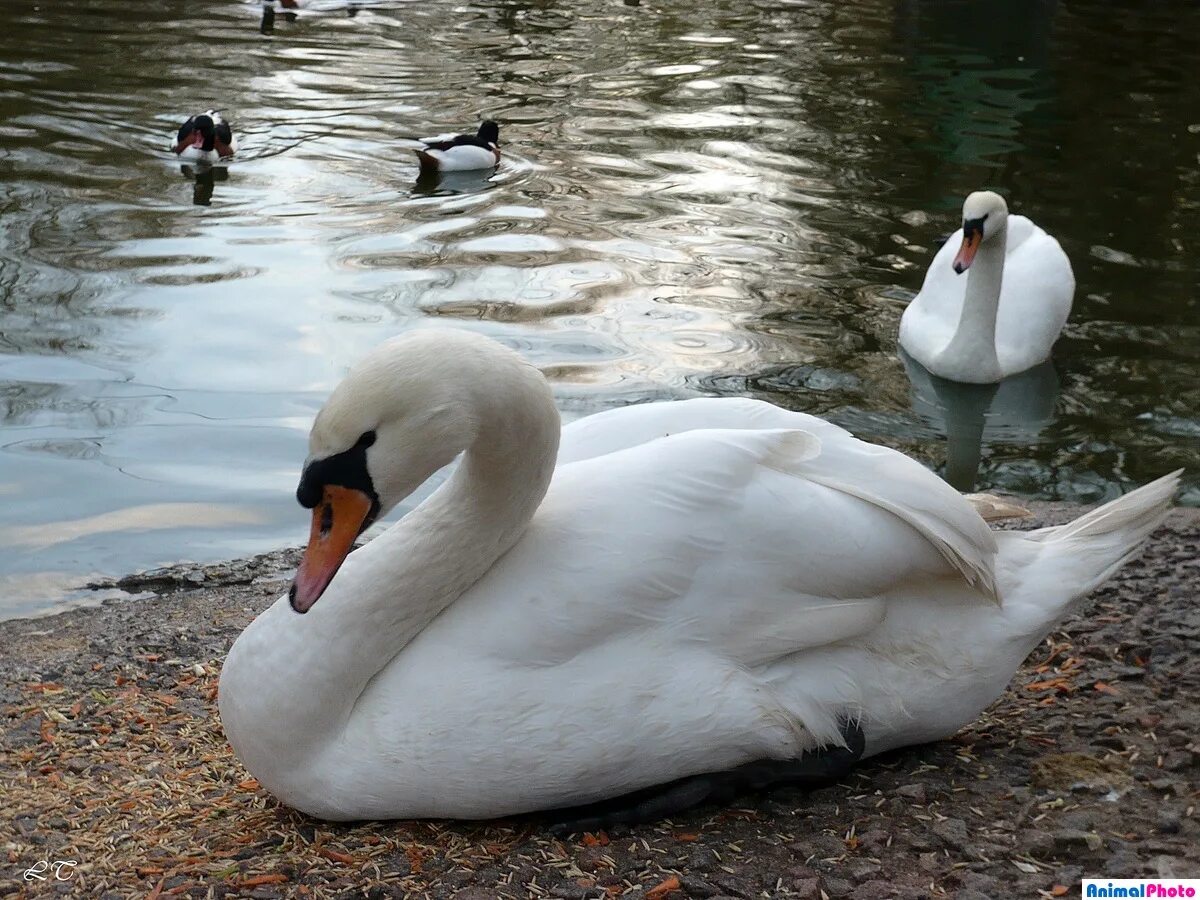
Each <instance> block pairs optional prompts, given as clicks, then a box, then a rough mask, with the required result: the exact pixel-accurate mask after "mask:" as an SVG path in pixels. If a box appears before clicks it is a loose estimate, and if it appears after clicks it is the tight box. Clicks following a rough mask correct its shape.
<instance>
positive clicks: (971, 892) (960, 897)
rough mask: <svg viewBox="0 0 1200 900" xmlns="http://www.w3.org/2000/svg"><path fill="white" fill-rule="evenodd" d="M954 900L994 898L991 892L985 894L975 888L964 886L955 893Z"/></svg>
mask: <svg viewBox="0 0 1200 900" xmlns="http://www.w3.org/2000/svg"><path fill="white" fill-rule="evenodd" d="M954 900H994V898H993V897H992V895H991V894H985V893H983V892H982V891H977V890H975V888H962V889H961V890H959V891H958V892H957V893H955V895H954Z"/></svg>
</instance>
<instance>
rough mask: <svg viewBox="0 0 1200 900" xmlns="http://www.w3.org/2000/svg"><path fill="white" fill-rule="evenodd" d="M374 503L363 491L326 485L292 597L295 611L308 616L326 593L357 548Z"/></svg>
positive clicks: (293, 585) (315, 509) (293, 583)
mask: <svg viewBox="0 0 1200 900" xmlns="http://www.w3.org/2000/svg"><path fill="white" fill-rule="evenodd" d="M371 506H372V501H371V498H370V497H369V496H367V495H366V494H365V493H363V492H362V491H356V490H354V489H353V488H348V487H342V486H341V485H337V484H327V485H325V488H324V491H323V492H322V495H321V502H320V503H318V504H317V505H316V506H315V507H313V512H312V530H311V531H310V532H309V535H308V546H307V547H305V548H304V558H303V559H301V560H300V568H299V569H298V570H297V572H296V580H295V581H294V582H292V589H291V591H290V592H289V594H288V599H289V600H290V601H291V604H292V609H294V610H295V611H296V612H298V613H306V612H308V611H309V610H310V609H312V605H313V604H314V603H316V602H317V600H318V599H320V597H321V595H322V594H323V593H325V588H327V587H329V582H331V581H333V576H334V575H336V574H337V571H338V569H339V568H341V565H342V563H343V562H344V561H345V559H346V557H347V556H349V555H350V551H351V549H353V547H354V539H355V538H356V537H358V535H359V532H361V531H362V528H363V523H365V522H366V521H367V516H369V515H370V514H371Z"/></svg>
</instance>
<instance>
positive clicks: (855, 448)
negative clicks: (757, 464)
mask: <svg viewBox="0 0 1200 900" xmlns="http://www.w3.org/2000/svg"><path fill="white" fill-rule="evenodd" d="M829 449H830V451H831V452H827V453H822V454H820V455H818V456H815V457H811V458H808V459H805V460H804V461H803V462H802V463H801V465H800V467H799V469H798V470H797V474H800V475H803V476H804V477H805V478H808V479H810V480H812V481H815V482H817V483H818V484H823V485H825V486H826V487H829V488H833V489H835V490H838V491H841V492H843V493H846V494H849V495H851V496H854V497H858V498H859V499H860V500H865V501H866V502H868V503H871V504H873V505H875V506H877V507H879V508H880V509H884V510H887V511H888V512H890V513H891V514H892V515H894V516H897V517H898V518H900V519H902V520H903V521H904V522H906V523H908V524H909V525H911V526H912V527H913V528H915V529H916V530H917V531H918V532H920V534H921V535H922V536H924V537H925V539H926V540H928V541H929V542H930V543H931V544H932V545H933V546H934V547H935V548H937V550H938V552H939V553H940V554H941V555H942V556H943V557H944V558H945V559H946V561H947V562H949V563H950V565H952V566H954V568H955V569H957V570H958V571H959V572H960V573H962V576H963V577H964V578H965V579H966V580H967V582H968V583H970V584H972V585H974V586H975V587H976V588H978V589H979V591H980V592H981V593H983V594H984V596H986V597H987V598H988V599H990V600H992V601H993V602H995V603H997V604H999V603H1000V601H1001V598H1000V595H999V592H998V591H997V588H996V573H995V568H994V565H995V558H996V538H995V536H994V535H993V534H992V532H991V529H990V528H988V526H987V523H986V522H984V520H983V519H982V518H981V517H980V515H979V514H978V513H977V512H976V511H975V509H974V508H973V507H972V506H971V504H970V503H968V502H967V501H965V500H964V499H963V498H962V496H961V495H960V494H959V493H958V492H957V491H956V490H954V488H952V487H950V485H948V484H946V483H945V482H944V481H942V480H941V479H940V478H938V477H937V476H936V475H934V474H933V473H932V472H930V471H929V470H928V469H926V468H925V467H924V466H922V465H921V464H920V463H918V462H916V461H915V460H912V459H909V458H908V457H907V456H905V455H904V454H902V453H899V452H897V451H895V450H890V449H888V448H886V447H878V446H876V445H874V444H868V443H866V442H865V441H860V440H857V439H855V438H846V439H845V440H841V441H838V442H837V443H836V447H831V448H829Z"/></svg>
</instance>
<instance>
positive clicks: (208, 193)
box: [179, 164, 229, 206]
mask: <svg viewBox="0 0 1200 900" xmlns="http://www.w3.org/2000/svg"><path fill="white" fill-rule="evenodd" d="M179 171H180V172H181V173H183V176H184V177H185V178H190V179H192V180H193V181H194V182H195V185H194V186H193V188H192V204H193V205H195V206H211V205H212V195H213V188H214V185H215V183H216V182H218V181H228V180H229V170H228V169H226V168H225V167H224V166H208V165H204V164H201V165H199V166H196V167H194V168H193V167H192V166H180V167H179Z"/></svg>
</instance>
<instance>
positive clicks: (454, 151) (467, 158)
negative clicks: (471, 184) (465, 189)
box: [417, 144, 500, 172]
mask: <svg viewBox="0 0 1200 900" xmlns="http://www.w3.org/2000/svg"><path fill="white" fill-rule="evenodd" d="M417 156H418V157H420V159H421V166H422V169H432V170H433V171H437V172H474V171H478V170H480V169H494V168H496V166H498V165H499V164H500V153H499V152H498V151H497V150H488V149H486V148H484V147H476V146H474V145H473V144H462V145H460V146H458V147H451V148H450V149H448V150H434V149H425V150H418V151H417Z"/></svg>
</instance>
